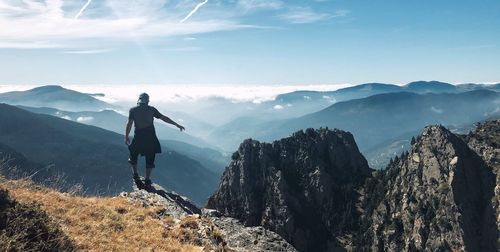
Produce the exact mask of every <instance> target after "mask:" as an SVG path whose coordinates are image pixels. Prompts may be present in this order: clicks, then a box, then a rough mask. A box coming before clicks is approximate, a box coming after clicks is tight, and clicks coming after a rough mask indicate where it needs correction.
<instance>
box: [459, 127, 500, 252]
mask: <svg viewBox="0 0 500 252" xmlns="http://www.w3.org/2000/svg"><path fill="white" fill-rule="evenodd" d="M466 139H467V143H468V144H469V147H470V148H471V149H473V150H474V151H475V152H476V153H477V154H479V156H481V157H482V158H483V160H485V161H486V164H487V165H488V166H489V168H490V169H491V171H492V172H493V174H494V176H495V180H496V186H495V190H494V196H493V197H492V199H491V204H492V205H493V208H494V212H495V215H496V228H497V244H500V235H498V230H500V120H494V121H488V122H485V123H483V124H479V125H478V127H477V129H476V130H475V131H474V132H471V133H469V135H468V136H467V137H466Z"/></svg>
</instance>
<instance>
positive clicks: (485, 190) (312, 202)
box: [208, 120, 500, 251]
mask: <svg viewBox="0 0 500 252" xmlns="http://www.w3.org/2000/svg"><path fill="white" fill-rule="evenodd" d="M499 146H500V120H496V121H490V122H486V123H482V124H479V125H478V127H477V129H476V130H475V131H474V132H471V133H469V135H467V136H459V135H456V134H453V133H451V132H450V131H449V130H447V129H446V128H444V127H442V126H429V127H426V128H425V129H424V130H423V132H422V134H421V135H420V136H419V137H417V139H416V140H412V146H411V150H410V151H409V152H405V153H403V154H402V155H401V156H398V157H395V159H393V160H391V162H390V164H389V165H388V167H387V168H386V169H385V170H381V171H372V170H370V169H369V168H368V166H367V165H366V160H365V159H364V158H363V156H362V155H361V154H359V151H358V149H357V147H356V143H355V142H354V140H353V137H352V135H351V134H350V133H347V132H343V131H340V130H334V131H330V130H326V129H320V130H312V129H309V130H306V131H305V132H303V131H300V132H297V133H295V134H293V135H292V136H291V137H289V138H285V139H282V140H280V141H276V142H273V143H272V144H267V143H260V142H257V141H253V140H246V141H245V142H243V143H242V144H241V146H240V148H239V149H238V152H236V153H234V154H233V160H232V162H231V163H230V165H229V166H228V167H227V168H226V171H225V173H224V175H223V177H222V180H221V183H220V185H219V189H218V190H217V191H216V192H215V193H214V195H213V196H212V197H211V198H210V199H209V201H208V207H210V208H215V209H217V210H218V211H220V212H221V213H222V214H223V215H225V216H231V217H234V218H237V219H239V220H241V221H242V222H243V223H244V224H245V225H247V226H263V227H265V228H268V229H270V230H273V231H276V232H277V233H278V234H280V235H281V236H282V237H283V238H285V239H286V240H287V241H289V242H290V243H291V244H293V245H294V246H295V248H297V249H298V250H299V251H337V250H352V251H498V249H499V244H500V240H499V230H500V224H499V222H500V210H499V205H500V183H499V182H500V165H499V164H500V156H499V153H500V148H499Z"/></svg>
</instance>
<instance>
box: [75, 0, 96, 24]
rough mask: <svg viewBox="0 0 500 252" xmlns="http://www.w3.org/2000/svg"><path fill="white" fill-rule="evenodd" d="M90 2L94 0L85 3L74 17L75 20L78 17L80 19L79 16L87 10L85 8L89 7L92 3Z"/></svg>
mask: <svg viewBox="0 0 500 252" xmlns="http://www.w3.org/2000/svg"><path fill="white" fill-rule="evenodd" d="M90 2H92V0H87V3H86V4H85V5H84V6H83V7H82V8H81V9H80V11H79V12H78V13H77V14H76V16H75V18H74V19H75V20H76V19H78V18H79V17H80V16H81V15H82V13H83V11H85V9H87V7H88V6H89V5H90Z"/></svg>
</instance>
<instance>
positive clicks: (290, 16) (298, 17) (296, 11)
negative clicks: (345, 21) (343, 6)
mask: <svg viewBox="0 0 500 252" xmlns="http://www.w3.org/2000/svg"><path fill="white" fill-rule="evenodd" d="M348 14H349V11H347V10H337V11H335V12H333V13H326V12H318V11H315V10H314V9H312V8H311V7H294V8H291V9H290V10H289V11H288V12H287V13H285V14H281V15H279V17H280V18H281V19H283V20H285V21H288V22H290V23H292V24H309V23H315V22H319V21H325V20H329V19H332V18H336V17H344V16H347V15H348Z"/></svg>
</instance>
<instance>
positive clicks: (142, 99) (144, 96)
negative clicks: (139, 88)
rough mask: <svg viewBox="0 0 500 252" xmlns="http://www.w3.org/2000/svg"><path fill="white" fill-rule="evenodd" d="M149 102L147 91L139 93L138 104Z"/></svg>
mask: <svg viewBox="0 0 500 252" xmlns="http://www.w3.org/2000/svg"><path fill="white" fill-rule="evenodd" d="M148 103H149V95H148V94H146V93H142V94H140V95H139V99H138V100H137V104H139V105H141V104H148Z"/></svg>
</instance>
